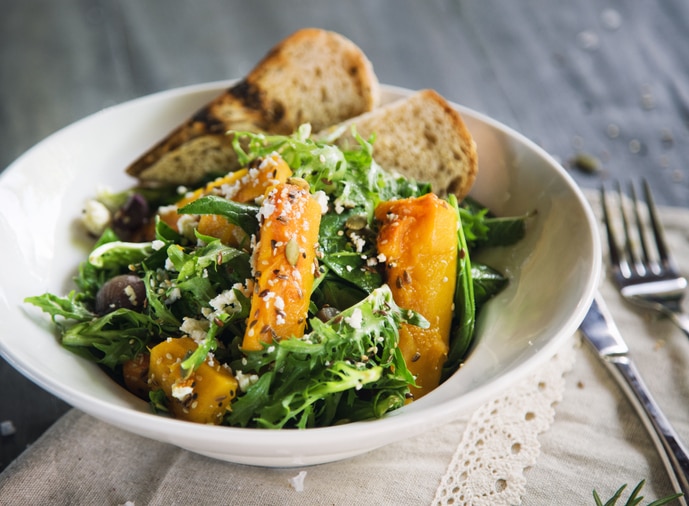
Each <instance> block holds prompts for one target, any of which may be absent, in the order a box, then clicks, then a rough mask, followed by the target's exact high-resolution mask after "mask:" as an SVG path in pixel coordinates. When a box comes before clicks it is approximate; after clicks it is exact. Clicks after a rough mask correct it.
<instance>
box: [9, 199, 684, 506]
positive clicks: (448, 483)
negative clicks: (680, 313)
mask: <svg viewBox="0 0 689 506" xmlns="http://www.w3.org/2000/svg"><path fill="white" fill-rule="evenodd" d="M588 196H589V198H590V200H591V201H592V204H593V206H594V210H597V208H598V204H597V196H596V195H595V194H589V195H588ZM661 212H662V214H661V216H662V219H663V222H664V224H665V226H666V233H667V238H668V242H669V243H670V246H671V249H672V250H673V251H674V252H675V255H676V256H677V259H678V261H679V263H680V265H681V266H682V268H683V271H684V272H689V232H688V228H687V226H686V224H687V223H689V211H687V210H679V209H674V208H665V209H662V210H661ZM601 292H602V293H603V296H604V297H605V299H606V300H607V302H608V304H609V306H610V309H611V311H612V313H613V315H614V316H615V319H616V321H617V323H618V324H619V326H620V328H621V330H622V333H623V335H624V336H625V337H626V339H627V340H628V342H629V345H630V348H631V349H632V353H633V356H634V358H635V360H636V361H637V362H638V366H639V369H640V370H641V372H642V374H643V375H644V378H645V380H646V382H647V383H648V385H649V386H650V388H651V390H652V391H653V394H654V396H655V397H656V399H657V400H658V402H659V403H660V405H661V407H662V408H663V409H664V410H665V412H666V414H667V415H668V418H669V419H670V420H671V421H672V423H673V424H674V425H675V426H676V428H677V430H678V431H679V433H680V435H682V436H683V437H684V439H685V440H689V407H687V405H686V403H685V402H684V399H687V398H689V371H687V364H689V341H688V340H687V338H686V337H685V336H684V335H683V334H682V333H681V332H680V331H679V330H677V329H676V328H675V327H674V326H673V325H672V324H671V323H670V322H669V321H667V320H660V319H657V318H654V317H651V316H650V315H648V314H645V313H641V312H639V311H638V310H635V309H634V308H631V307H630V306H628V305H627V304H625V303H623V301H622V300H621V298H620V297H619V295H618V294H617V292H616V291H615V288H614V287H613V286H612V285H611V283H610V282H609V280H607V279H603V280H601ZM641 480H646V485H645V487H644V489H643V495H645V497H647V498H648V499H649V500H650V499H652V498H658V497H664V496H666V495H669V494H670V493H672V492H673V491H672V489H671V486H670V482H669V480H668V478H667V476H666V474H665V469H664V468H663V466H662V462H661V460H660V458H659V457H658V455H657V453H656V450H655V448H654V446H653V444H652V442H651V440H650V438H649V437H648V435H647V433H646V432H645V429H644V426H643V425H642V423H641V421H640V420H639V419H638V417H637V416H636V414H635V412H634V411H633V408H632V406H631V405H630V404H629V402H628V401H627V399H626V397H624V395H623V393H622V391H621V390H620V389H619V388H618V387H617V385H616V384H615V383H614V382H613V381H612V379H611V377H610V376H609V375H608V373H607V371H606V370H605V368H604V367H603V366H602V365H601V364H600V362H599V360H598V358H597V357H596V356H595V354H594V353H592V352H591V351H590V349H589V348H588V347H586V346H583V345H582V344H581V340H580V337H579V336H578V335H575V336H572V338H571V339H570V340H568V341H567V342H565V343H564V345H563V347H562V349H561V350H559V352H558V353H557V354H556V356H555V357H553V359H551V360H550V361H549V362H547V363H546V364H545V365H544V366H543V367H541V368H539V370H537V371H534V372H533V374H531V375H530V376H529V377H528V378H526V379H524V380H522V381H521V382H520V383H519V384H517V385H515V386H514V387H513V388H512V389H511V390H509V391H507V392H504V393H503V394H501V395H500V396H498V397H497V398H495V399H492V400H490V401H488V402H487V403H486V404H485V405H483V406H481V407H480V408H479V409H477V410H476V412H474V413H467V414H464V415H462V416H460V417H459V418H458V419H457V420H455V421H453V422H451V423H448V424H446V425H444V426H441V427H439V428H436V429H433V430H429V431H428V432H427V433H425V434H423V435H421V436H418V437H415V438H410V439H408V440H406V441H402V442H399V443H396V444H392V445H389V446H386V447H383V448H380V449H378V450H375V451H373V452H370V453H367V454H364V455H361V456H358V457H355V458H352V459H348V460H345V461H341V462H335V463H331V464H323V465H317V466H310V467H304V468H290V469H264V468H257V467H251V466H243V465H237V464H231V463H225V462H219V461H215V460H212V459H209V458H206V457H203V456H200V455H196V454H193V453H190V452H188V451H186V450H182V449H179V448H176V447H174V446H171V445H167V444H163V443H158V442H156V441H152V440H149V439H145V438H142V437H139V436H135V435H132V434H129V433H127V432H123V431H121V430H119V429H116V428H113V427H111V426H109V425H107V424H105V423H103V422H100V421H98V420H96V419H94V418H92V417H90V416H88V415H86V414H84V413H82V412H80V411H77V410H71V411H70V412H68V413H67V414H66V415H65V416H64V417H63V418H62V419H60V420H59V421H58V422H57V423H56V424H55V425H54V426H53V427H52V428H51V429H50V430H49V431H48V432H47V433H46V434H45V435H44V436H43V437H42V438H41V439H39V440H38V441H37V442H36V443H35V444H34V445H33V446H31V448H29V449H28V450H27V451H25V452H24V453H23V454H22V455H21V456H20V457H19V458H18V459H17V460H15V461H14V462H13V463H12V464H11V465H10V466H9V467H8V468H7V469H6V470H5V471H4V472H3V473H2V474H0V504H25V505H30V504H36V505H39V504H41V505H43V504H99V505H100V504H112V505H120V504H129V505H144V504H151V505H155V504H165V505H173V504H190V503H193V504H230V505H231V504H244V505H247V504H249V505H250V504H262V505H272V504H275V505H278V504H280V505H289V504H336V505H339V504H357V503H365V504H405V505H406V504H408V505H412V504H428V505H430V504H433V505H436V504H437V505H444V504H475V505H481V504H486V505H501V504H506V505H507V504H524V505H528V504H537V505H540V504H562V505H568V504H572V505H580V504H594V501H593V496H592V491H593V489H596V490H597V491H598V493H599V494H600V495H601V497H603V498H609V497H611V496H612V495H613V493H614V492H615V491H616V490H617V489H618V488H619V487H620V486H621V485H623V484H628V491H630V490H631V489H632V488H633V487H634V485H636V484H637V483H638V482H639V481H641Z"/></svg>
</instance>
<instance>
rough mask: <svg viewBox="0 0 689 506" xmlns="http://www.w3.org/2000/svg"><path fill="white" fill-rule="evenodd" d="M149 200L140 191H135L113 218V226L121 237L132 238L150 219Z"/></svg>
mask: <svg viewBox="0 0 689 506" xmlns="http://www.w3.org/2000/svg"><path fill="white" fill-rule="evenodd" d="M149 213H150V210H149V206H148V201H147V200H146V199H145V198H144V197H143V196H141V195H139V194H138V193H133V194H132V195H130V196H129V198H128V199H127V201H126V202H125V203H124V204H123V205H122V207H120V208H119V209H118V210H117V211H116V212H115V216H113V219H112V228H113V230H114V231H115V233H116V234H117V235H118V237H120V238H121V239H123V240H125V241H128V240H131V238H132V237H133V235H134V234H135V232H136V231H138V230H140V229H141V227H143V226H144V225H146V223H148V220H149Z"/></svg>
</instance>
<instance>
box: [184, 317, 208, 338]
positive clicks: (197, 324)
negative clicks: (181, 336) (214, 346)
mask: <svg viewBox="0 0 689 506" xmlns="http://www.w3.org/2000/svg"><path fill="white" fill-rule="evenodd" d="M209 326H210V322H209V321H208V320H197V319H196V318H189V317H186V316H185V317H184V320H182V325H181V326H180V327H179V330H181V331H182V332H184V333H185V334H187V335H188V336H189V337H191V338H192V339H193V340H194V341H196V342H197V343H199V342H201V341H203V340H204V339H205V338H206V334H207V332H208V327H209Z"/></svg>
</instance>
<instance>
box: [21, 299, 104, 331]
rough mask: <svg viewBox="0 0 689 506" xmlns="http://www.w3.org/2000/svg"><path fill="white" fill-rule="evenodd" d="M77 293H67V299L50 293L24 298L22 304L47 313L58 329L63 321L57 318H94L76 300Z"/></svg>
mask: <svg viewBox="0 0 689 506" xmlns="http://www.w3.org/2000/svg"><path fill="white" fill-rule="evenodd" d="M77 297H78V293H77V292H75V291H71V292H69V294H68V295H67V297H58V296H57V295H53V294H51V293H46V294H43V295H37V296H34V297H26V298H25V299H24V302H27V303H29V304H33V305H34V306H36V307H38V308H39V309H41V310H42V311H44V312H45V313H48V314H49V315H50V317H51V318H52V320H53V322H55V323H56V324H57V325H58V327H60V328H62V327H63V326H64V324H65V323H64V321H63V320H61V319H60V318H58V317H61V318H64V319H67V320H76V321H84V320H90V319H91V318H93V317H94V316H95V314H94V313H93V312H91V311H90V310H89V309H88V308H87V307H86V306H85V305H84V304H83V303H82V302H80V301H79V300H77Z"/></svg>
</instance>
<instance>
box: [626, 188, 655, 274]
mask: <svg viewBox="0 0 689 506" xmlns="http://www.w3.org/2000/svg"><path fill="white" fill-rule="evenodd" d="M629 194H630V195H631V197H632V203H633V207H634V219H635V221H636V229H637V234H638V236H639V243H640V244H641V253H642V256H643V261H644V264H645V265H650V264H651V255H649V248H648V242H647V241H646V233H645V231H644V230H645V228H646V227H645V226H644V222H643V221H642V219H641V212H640V211H639V207H640V204H639V199H638V197H637V194H636V186H635V185H634V182H633V181H630V182H629ZM651 221H652V220H651Z"/></svg>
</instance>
